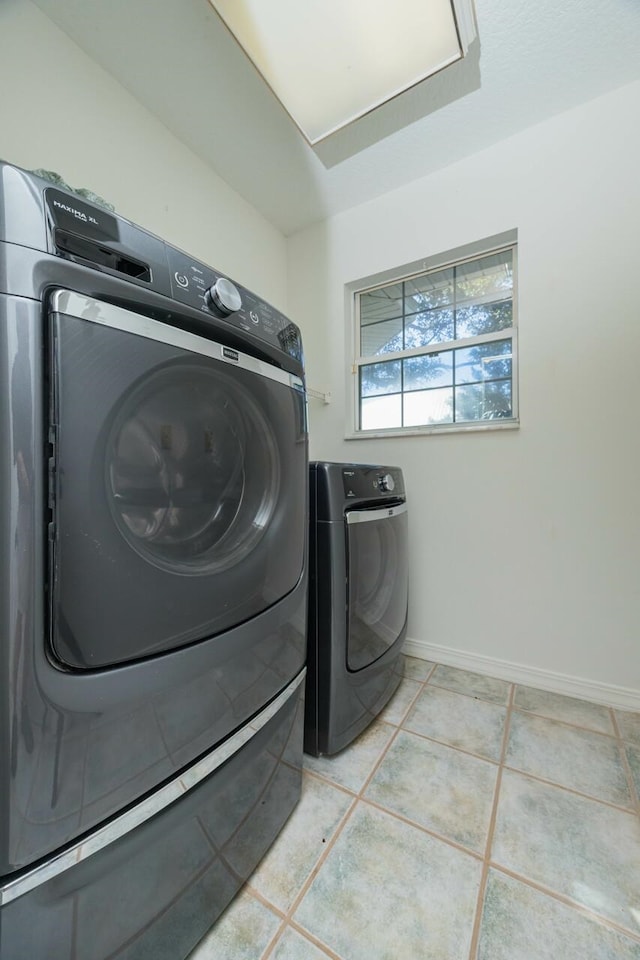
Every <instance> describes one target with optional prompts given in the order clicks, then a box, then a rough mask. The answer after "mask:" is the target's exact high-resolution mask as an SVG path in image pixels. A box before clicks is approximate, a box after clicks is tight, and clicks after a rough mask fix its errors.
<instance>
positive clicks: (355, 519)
mask: <svg viewBox="0 0 640 960" xmlns="http://www.w3.org/2000/svg"><path fill="white" fill-rule="evenodd" d="M406 512H407V505H406V503H401V504H398V505H396V506H394V507H383V508H382V509H380V510H349V511H347V523H369V521H370V520H386V518H387V517H398V516H400V514H401V513H406Z"/></svg>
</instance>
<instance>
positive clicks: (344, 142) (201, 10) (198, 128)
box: [35, 0, 640, 235]
mask: <svg viewBox="0 0 640 960" xmlns="http://www.w3.org/2000/svg"><path fill="white" fill-rule="evenodd" d="M425 2H428V0H425ZM35 3H36V4H37V6H38V7H39V8H40V9H41V10H42V11H43V12H44V13H45V14H47V16H48V17H50V19H51V20H52V21H53V22H54V23H56V24H57V25H58V26H59V27H60V28H61V29H62V30H64V31H65V33H67V34H68V35H69V36H70V37H71V38H72V39H73V40H75V42H76V43H77V44H78V45H79V46H80V47H81V48H82V49H83V50H85V51H86V53H87V54H88V55H89V56H90V57H91V58H92V59H93V60H95V61H96V62H98V63H99V64H101V65H102V66H103V67H104V68H105V69H106V70H107V71H108V72H109V73H111V74H112V75H113V76H114V77H115V78H116V79H117V80H118V81H119V82H120V83H121V84H122V85H123V86H124V87H125V88H126V89H127V90H129V92H130V93H131V94H133V96H134V97H136V98H137V99H138V100H139V101H140V102H141V103H142V104H144V105H145V106H146V107H147V108H148V109H149V110H150V111H151V112H152V113H153V114H155V116H156V117H158V118H159V120H161V121H162V123H163V124H164V125H165V126H166V127H167V128H168V129H169V130H171V131H172V132H173V133H174V134H175V135H176V136H177V137H178V138H179V139H180V140H181V141H183V143H185V144H186V145H187V146H188V147H190V148H191V150H193V151H194V153H196V154H197V155H198V156H200V157H201V158H202V159H203V160H204V161H205V162H206V163H207V164H208V165H209V166H210V167H212V168H213V169H214V170H215V171H216V172H217V173H218V174H219V175H220V176H221V177H222V178H223V179H224V180H225V181H226V182H227V183H228V184H229V185H230V186H231V187H233V188H234V190H236V191H237V192H238V193H239V194H241V195H242V196H243V197H244V198H245V199H246V200H247V201H248V202H249V203H251V204H252V205H253V206H254V207H256V209H258V210H259V211H260V212H261V213H262V214H263V215H264V216H265V217H266V218H267V219H268V220H269V221H271V223H273V224H274V225H275V226H276V227H278V228H279V229H280V230H281V231H282V232H283V233H284V234H286V235H290V234H292V233H294V232H296V231H297V230H300V229H301V228H303V227H305V226H307V225H308V224H310V223H313V222H315V221H317V220H321V219H324V218H326V217H327V216H330V215H331V214H334V213H338V212H339V211H341V210H345V209H348V208H349V207H352V206H355V205H357V204H360V203H363V202H366V201H367V200H371V199H373V198H374V197H377V196H379V195H381V194H383V193H385V192H387V191H389V190H393V189H394V188H396V187H400V186H402V185H404V184H406V183H408V182H410V181H411V180H414V179H417V178H418V177H422V176H424V175H425V174H427V173H430V172H432V171H434V170H436V169H438V168H440V167H443V166H446V165H448V164H451V163H454V162H455V161H456V160H460V159H462V158H463V157H465V156H468V155H469V154H471V153H475V152H476V151H478V150H482V149H483V148H485V147H488V146H490V145H491V144H493V143H496V142H497V141H499V140H502V139H504V138H506V137H509V136H511V135H512V134H514V133H517V132H518V131H520V130H522V129H524V128H525V127H529V126H531V125H533V124H536V123H539V122H541V121H543V120H545V119H546V118H548V117H551V116H553V115H555V114H558V113H561V112H562V111H564V110H567V109H570V108H571V107H574V106H577V105H578V104H580V103H583V102H585V101H587V100H590V99H592V98H594V97H597V96H599V95H601V94H603V93H606V92H608V91H610V90H613V89H615V88H616V87H620V86H623V85H624V84H627V83H630V82H632V81H634V80H637V79H639V78H640V3H639V2H638V0H562V2H558V0H536V2H535V3H532V2H531V0H476V11H477V20H478V34H479V38H478V40H476V41H475V42H474V43H473V44H472V46H471V48H470V50H469V54H468V56H467V57H466V58H465V60H464V61H462V62H460V63H457V64H454V65H453V66H451V67H449V68H447V69H446V70H445V71H443V72H442V73H440V74H439V75H438V76H437V77H434V78H431V79H430V80H426V81H424V82H423V83H422V84H419V85H418V86H417V87H415V88H413V90H410V91H407V93H405V94H402V95H401V96H400V97H397V98H396V99H395V100H394V101H393V102H391V103H389V104H387V105H385V106H384V107H382V108H380V109H379V110H377V111H375V112H374V113H373V114H370V115H369V116H367V117H364V118H363V119H362V120H359V121H357V122H356V123H355V124H352V125H351V127H349V128H348V129H346V130H344V131H341V132H339V133H337V134H335V135H334V136H333V137H331V138H329V139H328V140H327V141H325V142H324V143H322V144H320V145H319V146H317V147H316V148H315V149H314V148H312V147H310V146H309V145H308V144H306V142H305V141H304V140H303V138H302V136H301V134H300V133H299V132H298V130H297V128H296V127H295V125H294V123H293V121H291V120H290V119H289V117H288V116H287V114H286V113H285V111H284V109H283V108H282V107H281V106H280V104H279V103H278V102H277V100H276V99H275V97H274V96H273V95H272V94H271V93H270V91H269V90H268V89H267V88H266V86H265V85H264V83H263V81H262V80H261V78H260V77H259V76H258V74H257V72H256V71H255V70H254V68H253V67H252V66H251V64H250V63H249V62H248V61H247V60H246V58H245V56H244V54H243V53H242V51H241V50H240V48H239V47H238V45H237V44H236V42H235V40H234V39H233V38H232V37H231V35H230V34H229V33H228V31H227V29H226V28H225V27H224V26H223V25H222V23H221V22H220V21H219V20H218V18H217V16H216V14H215V13H214V11H213V10H212V8H211V7H210V5H209V4H208V2H207V0H109V2H107V3H97V2H89V3H87V0H35ZM639 107H640V104H639ZM639 113H640V110H639ZM633 122H636V123H637V122H638V116H636V117H635V118H634V119H633Z"/></svg>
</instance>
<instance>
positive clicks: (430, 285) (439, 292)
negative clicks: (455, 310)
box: [404, 267, 453, 314]
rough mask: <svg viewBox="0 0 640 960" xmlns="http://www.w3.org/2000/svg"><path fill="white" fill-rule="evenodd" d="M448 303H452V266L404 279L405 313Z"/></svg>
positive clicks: (430, 308) (417, 311)
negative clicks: (422, 275)
mask: <svg viewBox="0 0 640 960" xmlns="http://www.w3.org/2000/svg"><path fill="white" fill-rule="evenodd" d="M449 303H453V267H448V268H447V269H446V270H436V271H435V272H433V273H427V274H426V275H425V276H424V277H417V278H416V279H414V280H406V281H405V284H404V312H405V314H409V313H420V312H421V311H423V310H432V309H433V308H434V307H444V306H446V305H447V304H449Z"/></svg>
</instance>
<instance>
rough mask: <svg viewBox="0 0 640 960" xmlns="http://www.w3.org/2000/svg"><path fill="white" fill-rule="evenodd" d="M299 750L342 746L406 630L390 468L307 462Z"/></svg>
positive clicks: (384, 681) (399, 502)
mask: <svg viewBox="0 0 640 960" xmlns="http://www.w3.org/2000/svg"><path fill="white" fill-rule="evenodd" d="M309 488H310V496H309V500H310V511H309V512H310V528H309V529H310V541H309V542H310V558H309V614H308V673H307V694H306V711H305V740H304V743H305V751H306V752H307V753H310V754H312V755H314V756H319V755H320V754H333V753H337V752H338V751H339V750H342V749H343V748H344V747H345V746H347V744H349V743H351V741H352V740H354V739H355V737H357V736H358V734H359V733H361V732H362V731H363V730H364V729H365V728H366V727H367V726H368V724H369V723H371V721H372V720H373V718H374V717H376V716H377V714H378V713H379V712H380V711H381V710H382V708H383V707H384V706H385V704H386V703H387V702H388V701H389V699H390V697H391V696H392V694H393V693H394V691H395V690H396V688H397V687H398V684H399V683H400V680H401V678H402V673H403V654H402V645H403V643H404V638H405V635H406V630H407V602H408V546H407V540H408V522H407V503H406V495H405V487H404V478H403V475H402V471H401V470H400V468H399V467H388V466H376V465H370V464H357V463H328V462H321V461H314V462H312V463H311V464H310V465H309Z"/></svg>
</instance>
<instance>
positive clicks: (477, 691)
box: [429, 664, 511, 705]
mask: <svg viewBox="0 0 640 960" xmlns="http://www.w3.org/2000/svg"><path fill="white" fill-rule="evenodd" d="M429 683H432V684H434V686H437V687H445V688H446V689H447V690H455V692H456V693H466V694H467V695H468V696H470V697H478V699H480V700H489V701H490V702H491V703H500V704H503V705H504V704H506V702H507V701H508V699H509V691H510V689H511V684H510V683H507V682H506V681H505V680H496V679H495V678H494V677H485V676H483V675H482V674H480V673H470V672H469V671H468V670H459V669H458V668H457V667H445V666H443V665H442V664H439V665H438V666H437V667H436V669H435V670H434V672H433V675H432V676H431V677H430V678H429Z"/></svg>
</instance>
